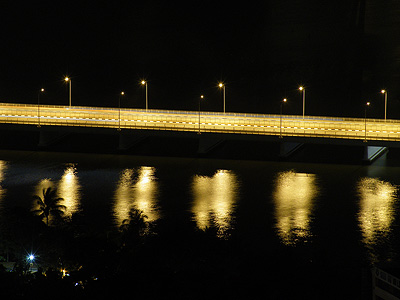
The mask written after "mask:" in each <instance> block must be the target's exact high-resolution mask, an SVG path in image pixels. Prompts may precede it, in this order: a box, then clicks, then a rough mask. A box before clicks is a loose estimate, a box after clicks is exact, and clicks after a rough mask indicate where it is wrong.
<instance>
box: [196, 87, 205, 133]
mask: <svg viewBox="0 0 400 300" xmlns="http://www.w3.org/2000/svg"><path fill="white" fill-rule="evenodd" d="M202 99H204V96H203V95H201V96H200V98H199V132H198V133H197V134H201V131H200V111H201V109H200V108H201V100H202Z"/></svg>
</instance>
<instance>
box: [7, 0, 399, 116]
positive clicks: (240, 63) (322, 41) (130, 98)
mask: <svg viewBox="0 0 400 300" xmlns="http://www.w3.org/2000/svg"><path fill="white" fill-rule="evenodd" d="M233 2H235V1H233ZM233 2H232V1H230V2H228V1H186V3H184V4H182V1H155V0H153V1H69V2H68V1H29V2H27V1H8V0H3V1H1V2H0V33H1V37H0V38H1V44H0V45H1V46H0V47H1V50H0V101H2V102H22V103H24V102H25V103H34V102H35V101H37V91H38V90H39V89H40V88H41V87H44V88H45V89H46V95H45V96H43V97H42V102H44V103H51V104H61V105H64V104H65V105H66V104H67V103H68V90H67V87H66V85H65V83H64V82H63V77H64V76H65V75H68V76H70V77H71V78H72V92H73V95H72V102H73V105H98V106H116V105H117V103H118V94H119V92H120V91H121V90H124V91H125V93H126V97H125V101H124V104H123V105H124V106H126V107H136V108H142V107H144V99H145V98H144V90H143V88H142V87H141V86H140V85H139V80H140V79H142V78H145V79H147V80H148V82H149V106H150V108H162V109H196V108H197V99H198V96H199V95H200V94H202V93H204V94H205V95H206V101H205V103H204V106H203V107H204V109H207V110H221V109H222V96H221V92H220V91H219V90H218V88H217V83H218V81H220V80H223V81H225V82H226V84H227V87H226V93H227V94H226V97H227V110H228V111H235V112H260V113H277V112H278V111H279V101H280V99H281V98H282V97H287V98H288V99H289V103H288V105H287V107H285V109H286V112H287V113H293V114H301V95H300V93H299V92H298V91H297V87H298V86H299V85H300V84H304V85H305V86H306V88H307V106H306V107H307V112H308V113H309V114H312V115H343V116H359V115H360V114H361V113H362V112H363V109H362V103H363V102H364V99H366V98H369V99H368V100H372V99H375V98H376V101H377V102H379V99H380V96H381V95H379V93H376V90H377V89H379V90H380V89H381V88H382V87H385V88H387V89H388V90H391V94H390V96H391V97H392V98H393V100H392V102H393V103H394V102H395V99H394V98H397V91H396V92H395V86H396V84H395V83H396V80H395V78H396V75H395V74H396V72H397V69H396V67H395V68H394V67H393V66H395V64H394V62H395V61H396V57H397V56H400V55H398V53H396V51H395V49H396V47H395V46H393V45H397V44H396V43H394V42H393V41H392V39H393V36H394V35H395V34H396V30H395V29H393V28H397V27H396V26H398V25H397V20H396V17H395V16H396V14H394V13H393V11H396V9H398V7H399V5H398V4H396V3H395V1H391V3H390V4H389V5H388V6H389V7H390V6H391V5H392V7H391V9H387V8H386V9H385V8H384V6H383V5H380V4H379V1H378V0H370V1H366V3H367V5H366V8H367V11H366V14H365V15H366V20H365V23H366V26H362V27H363V28H365V30H364V32H365V34H361V31H360V29H362V28H360V26H358V25H360V24H359V23H357V12H358V5H359V4H360V3H362V2H363V1H358V0H343V1H317V0H303V1H300V0H292V1H290V0H266V1H242V2H239V3H233ZM236 2H237V1H236ZM321 2H324V3H321ZM331 2H332V3H331ZM371 11H373V13H371ZM390 12H392V13H391V17H390V18H388V17H387V14H388V13H390ZM397 15H398V14H397ZM393 24H396V26H392V25H393ZM388 27H389V28H391V30H392V31H391V32H392V34H393V36H392V35H390V34H387V30H385V28H386V29H387V28H388ZM383 32H386V34H383ZM388 70H389V71H388ZM392 86H393V87H392ZM370 98H371V99H370ZM396 101H397V100H396ZM338 103H340V105H338ZM396 103H397V102H396ZM396 105H397V104H396ZM377 106H379V105H377ZM380 109H381V108H380V106H379V109H376V110H375V112H376V114H377V116H376V117H379V113H380Z"/></svg>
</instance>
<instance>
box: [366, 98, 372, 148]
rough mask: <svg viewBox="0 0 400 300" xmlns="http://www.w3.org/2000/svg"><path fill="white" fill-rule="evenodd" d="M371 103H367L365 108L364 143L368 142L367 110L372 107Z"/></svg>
mask: <svg viewBox="0 0 400 300" xmlns="http://www.w3.org/2000/svg"><path fill="white" fill-rule="evenodd" d="M370 104H371V103H370V102H367V103H366V104H365V107H364V132H365V137H364V142H367V108H368V106H370Z"/></svg>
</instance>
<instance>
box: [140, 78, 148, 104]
mask: <svg viewBox="0 0 400 300" xmlns="http://www.w3.org/2000/svg"><path fill="white" fill-rule="evenodd" d="M140 83H141V84H142V85H144V86H145V88H146V111H147V110H148V108H149V102H148V94H147V81H146V80H142V81H141V82H140Z"/></svg>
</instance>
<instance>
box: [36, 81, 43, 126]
mask: <svg viewBox="0 0 400 300" xmlns="http://www.w3.org/2000/svg"><path fill="white" fill-rule="evenodd" d="M41 93H44V89H43V88H42V89H40V91H39V92H38V95H37V115H38V125H37V127H38V128H39V127H40V106H39V105H40V94H41Z"/></svg>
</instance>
